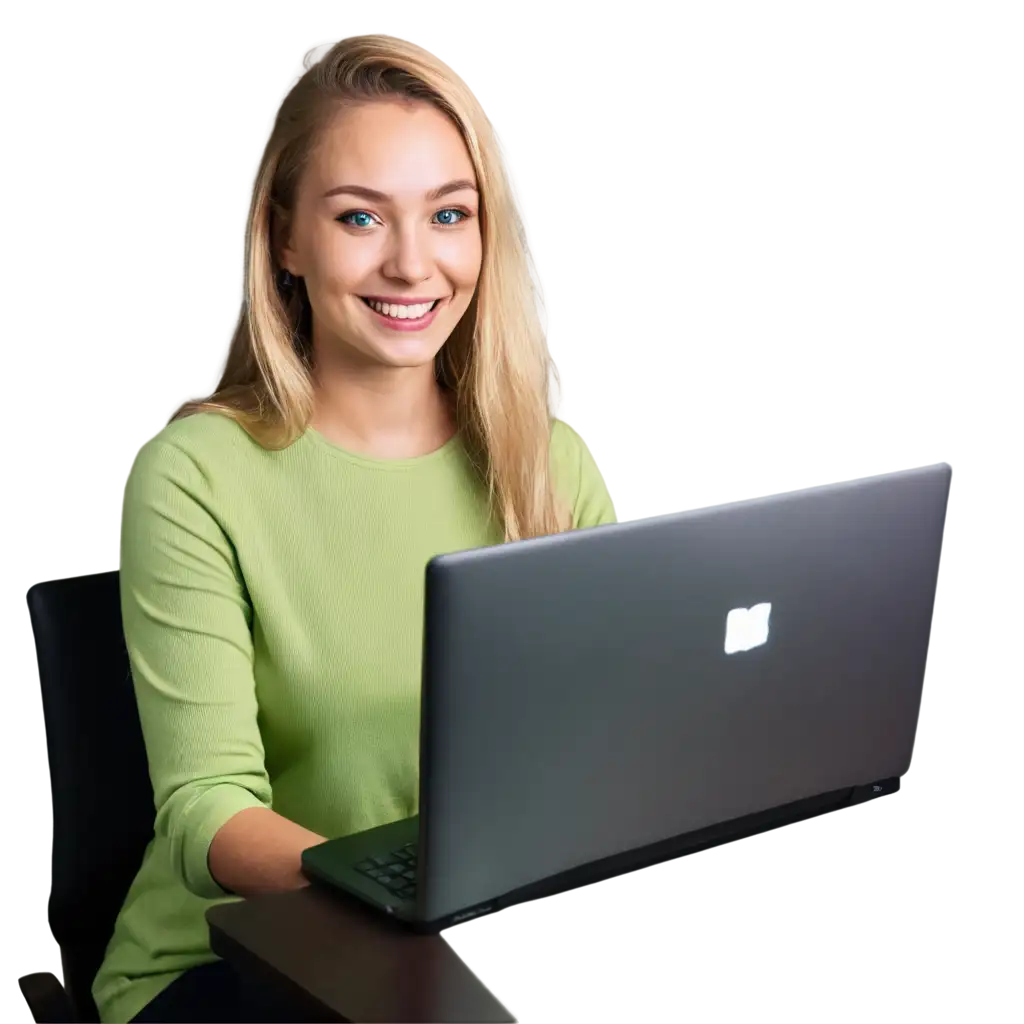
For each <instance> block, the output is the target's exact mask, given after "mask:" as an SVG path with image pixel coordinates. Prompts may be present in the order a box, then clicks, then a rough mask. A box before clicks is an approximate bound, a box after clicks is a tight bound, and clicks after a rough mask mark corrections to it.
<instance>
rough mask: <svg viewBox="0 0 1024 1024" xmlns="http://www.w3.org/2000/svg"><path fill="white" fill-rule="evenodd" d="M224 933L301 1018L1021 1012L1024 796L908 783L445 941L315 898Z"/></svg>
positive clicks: (219, 916) (489, 919) (325, 896)
mask: <svg viewBox="0 0 1024 1024" xmlns="http://www.w3.org/2000/svg"><path fill="white" fill-rule="evenodd" d="M209 921H210V930H211V937H212V941H213V947H214V950H215V951H216V952H217V953H218V954H219V955H221V956H223V957H225V958H226V959H228V961H231V962H232V963H234V964H236V965H237V966H238V968H239V969H240V971H242V972H243V973H246V974H248V975H249V976H250V977H253V978H255V979H258V980H259V981H260V982H261V983H264V984H272V985H273V986H274V987H276V988H278V989H279V990H281V991H283V992H284V993H286V994H288V995H289V997H290V998H291V999H292V1000H294V1001H295V1006H296V1018H295V1019H296V1020H299V1019H302V1020H310V1021H312V1020H333V1021H337V1020H346V1019H347V1020H351V1021H356V1022H368V1024H369V1022H383V1021H388V1022H393V1021H409V1022H412V1021H420V1022H427V1021H429V1022H438V1024H440V1022H454V1021H477V1022H493V1021H508V1020H513V1019H514V1020H520V1021H523V1022H524V1024H532V1022H535V1021H536V1022H538V1024H540V1022H542V1021H544V1022H547V1021H552V1022H554V1021H558V1022H560V1024H561V1022H568V1021H573V1020H577V1019H579V1020H587V1021H588V1022H590V1024H596V1022H600V1021H605V1020H607V1021H609V1022H610V1021H612V1020H614V1021H623V1020H630V1021H644V1022H647V1021H660V1020H665V1021H673V1022H678V1021H680V1020H683V1019H685V1020H687V1021H690V1020H694V1021H695V1020H699V1021H705V1020H715V1021H719V1020H748V1019H750V1016H749V1015H750V1014H751V1013H752V1012H753V1013H758V1014H760V1013H763V1012H764V1011H765V1010H767V1009H771V1010H775V1011H778V1012H779V1013H780V1014H784V1015H785V1019H786V1020H787V1021H799V1020H808V1021H811V1020H814V1021H816V1022H817V1021H821V1020H828V1021H830V1022H831V1021H838V1020H846V1019H849V1020H858V1021H860V1020H866V1019H868V1018H869V1019H870V1020H871V1021H872V1022H877V1021H880V1020H889V1019H892V1020H900V1021H907V1020H910V1019H913V1018H911V1017H910V1016H908V1014H911V1013H914V1012H916V1013H921V1014H922V1015H923V1016H922V1018H921V1019H928V1020H929V1021H941V1020H971V1021H972V1022H981V1021H987V1020H996V1019H997V1020H1004V1019H1010V1017H1011V1016H1012V1017H1014V1018H1016V1019H1024V788H1009V787H1008V788H1004V790H998V788H989V787H984V788H982V787H964V788H955V790H953V788H937V787H929V788H925V787H920V786H919V787H911V788H909V790H908V791H907V792H906V793H904V794H901V795H899V796H897V797H894V798H890V799H888V800H886V801H879V802H876V803H872V804H869V805H864V806H862V807H858V808H854V809H850V810H846V811H843V812H840V813H838V814H833V815H828V816H826V817H822V818H817V819H814V820H812V821H807V822H802V823H800V824H796V825H791V826H786V827H784V828H780V829H778V830H776V831H773V833H770V834H767V835H763V836H759V837H755V838H752V839H749V840H745V841H743V842H740V843H737V844H733V845H731V846H728V847H719V848H716V849H713V850H707V851H703V852H700V853H696V854H690V855H688V856H685V857H681V858H678V859H676V860H674V861H672V862H669V863H663V864H659V865H656V866H654V867H651V868H647V869H645V870H642V871H637V872H634V873H632V874H629V876H625V877H622V878H618V879H613V880H609V881H608V882H605V883H601V884H600V885H597V886H592V887H589V888H587V889H584V890H577V891H573V892H569V893H564V894H561V895H557V896H552V897H549V898H547V899H544V900H541V901H537V902H535V903H530V904H524V905H521V906H518V907H512V908H509V909H506V910H502V911H498V912H494V913H492V914H487V915H484V916H482V918H477V919H473V920H470V921H466V922H463V923H462V924H460V925H458V926H456V927H455V928H453V929H451V930H450V931H449V932H447V933H445V935H443V936H427V937H424V936H417V935H414V934H411V933H409V932H407V931H406V930H403V929H401V928H400V927H399V926H397V925H395V924H393V923H392V922H389V921H387V920H386V919H384V918H383V916H380V915H377V914H375V913H373V912H371V911H369V910H367V909H365V908H364V907H361V906H359V905H358V904H357V903H355V902H354V901H350V900H348V899H347V898H346V897H344V896H342V895H337V894H333V893H327V892H323V891H319V890H313V889H310V890H305V891H302V892H297V893H289V894H286V895H282V896H271V897H261V898H259V899H253V900H247V901H244V902H240V903H233V904H227V905H223V906H219V907H216V908H214V909H213V910H212V911H211V912H210V914H209Z"/></svg>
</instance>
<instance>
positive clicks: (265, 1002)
mask: <svg viewBox="0 0 1024 1024" xmlns="http://www.w3.org/2000/svg"><path fill="white" fill-rule="evenodd" d="M296 1013H297V1011H296V1008H295V1007H294V1006H290V1007H289V1006H286V1005H284V1001H283V1000H282V999H281V997H280V996H278V995H277V994H276V993H271V992H268V991H265V990H263V989H257V988H255V987H254V985H253V984H252V983H251V982H248V981H243V980H242V978H241V977H239V975H238V974H237V973H236V972H235V970H234V968H232V966H231V965H230V964H229V963H228V962H227V961H225V960H215V961H214V962H213V963H209V964H202V965H201V966H199V967H192V968H190V969H189V970H187V971H185V973H184V974H182V975H181V976H180V977H178V978H175V980H174V981H172V982H171V983H170V985H168V986H167V988H165V989H164V990H163V992H161V993H160V994H159V995H158V996H157V997H156V998H155V999H153V1000H152V1002H150V1003H147V1005H146V1006H144V1007H143V1008H142V1009H141V1010H140V1011H139V1013H137V1014H136V1015H135V1016H134V1017H132V1021H133V1022H136V1021H138V1022H139V1024H142V1022H145V1024H156V1022H159V1024H279V1022H282V1021H283V1022H286V1024H287V1022H291V1024H294V1022H295V1021H297V1020H299V1019H300V1017H299V1016H297V1015H296ZM298 1013H301V1011H298Z"/></svg>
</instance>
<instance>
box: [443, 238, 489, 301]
mask: <svg viewBox="0 0 1024 1024" xmlns="http://www.w3.org/2000/svg"><path fill="white" fill-rule="evenodd" d="M459 241H460V244H459V246H458V247H457V249H455V251H454V252H453V253H452V254H451V255H452V259H451V262H450V264H449V273H450V275H451V277H452V279H453V280H454V282H455V283H456V284H457V285H458V286H459V287H461V288H466V287H472V286H473V285H475V284H476V282H477V279H478V278H479V277H480V266H481V260H482V256H483V246H482V243H481V239H480V233H479V232H477V233H476V234H475V235H472V236H469V237H467V238H464V239H460V240H459Z"/></svg>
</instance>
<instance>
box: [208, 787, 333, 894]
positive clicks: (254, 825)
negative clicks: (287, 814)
mask: <svg viewBox="0 0 1024 1024" xmlns="http://www.w3.org/2000/svg"><path fill="white" fill-rule="evenodd" d="M323 841H324V837H323V836H318V835H317V834H316V833H315V832H310V831H309V829H306V828H303V827H302V826H301V825H296V824H295V822H293V821H289V820H288V819H287V818H283V817H282V816H281V815H280V814H277V813H276V812H275V811H271V810H269V809H268V808H265V807H250V808H249V809H248V810H244V811H239V812H238V813H237V814H236V815H234V816H233V817H232V818H229V819H228V821H227V822H226V823H225V824H224V825H222V826H221V828H220V829H219V831H218V832H217V834H216V835H215V836H214V837H213V842H212V843H211V844H210V855H209V863H210V874H211V875H213V877H214V879H215V880H216V881H217V883H218V884H219V885H220V886H221V888H223V889H225V890H227V891H228V892H232V893H235V894H236V895H238V896H255V895H256V894H257V893H261V892H280V891H282V890H286V889H300V888H302V886H304V885H307V884H308V882H307V881H306V879H305V876H304V875H303V874H302V872H301V856H302V851H303V850H305V849H307V848H308V847H310V846H316V845H317V844H318V843H322V842H323Z"/></svg>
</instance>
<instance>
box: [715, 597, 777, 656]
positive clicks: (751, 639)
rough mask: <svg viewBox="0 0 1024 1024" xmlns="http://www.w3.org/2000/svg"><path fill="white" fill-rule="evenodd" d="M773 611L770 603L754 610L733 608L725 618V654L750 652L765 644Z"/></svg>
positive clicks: (756, 605) (756, 606) (757, 605)
mask: <svg viewBox="0 0 1024 1024" xmlns="http://www.w3.org/2000/svg"><path fill="white" fill-rule="evenodd" d="M771 610H772V606H771V604H770V602H765V603H763V604H755V605H754V606H753V608H733V609H732V611H730V612H729V614H728V615H727V616H726V617H725V653H726V654H734V653H735V652H736V651H749V650H750V649H751V648H752V647H760V646H761V645H762V644H763V643H765V642H766V641H767V639H768V616H769V615H770V614H771Z"/></svg>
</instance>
